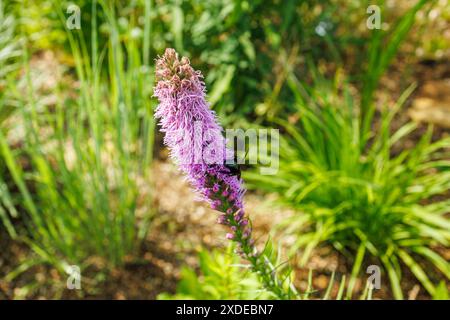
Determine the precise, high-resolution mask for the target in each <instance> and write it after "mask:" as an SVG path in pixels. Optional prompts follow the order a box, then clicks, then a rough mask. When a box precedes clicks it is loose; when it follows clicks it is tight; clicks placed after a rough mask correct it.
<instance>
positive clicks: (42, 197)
mask: <svg viewBox="0 0 450 320" xmlns="http://www.w3.org/2000/svg"><path fill="white" fill-rule="evenodd" d="M0 1H1V2H0V4H2V5H1V6H0V7H1V10H0V125H1V127H0V158H1V160H2V161H0V204H1V205H0V219H1V221H2V223H3V225H4V226H5V227H6V229H7V231H8V233H9V234H10V235H11V236H12V237H15V238H18V239H20V240H23V241H25V242H27V243H28V244H29V245H30V247H31V248H33V249H34V251H35V252H36V253H37V254H38V255H39V256H40V259H41V260H43V261H45V262H49V263H52V264H53V265H54V266H57V267H58V268H59V269H60V270H63V271H64V268H65V266H66V265H67V264H68V263H81V264H83V263H84V262H85V261H86V260H88V258H89V257H92V256H93V257H101V258H102V259H104V260H105V261H106V265H107V267H108V268H112V267H114V266H117V265H121V264H123V263H124V260H125V258H126V257H127V256H128V255H132V254H133V253H134V251H135V248H136V247H137V245H138V242H139V239H143V238H144V237H145V232H146V230H148V228H147V227H148V223H150V221H151V213H152V206H151V205H152V204H151V203H150V202H151V196H149V194H148V193H147V192H149V193H151V188H150V191H148V190H146V189H145V188H144V187H143V181H145V182H148V183H149V184H151V182H152V180H151V179H152V177H151V175H150V172H149V165H150V164H151V161H152V158H153V143H154V130H153V129H154V122H153V119H152V108H153V103H154V101H153V100H151V94H152V92H151V91H152V86H153V70H152V65H153V59H154V58H155V57H156V56H157V55H158V54H160V53H162V52H163V51H164V49H165V48H166V47H174V48H175V49H177V51H179V52H180V53H181V54H183V55H186V56H188V57H190V58H191V59H192V63H193V65H195V66H196V68H198V69H200V70H201V71H202V72H203V73H204V74H205V75H206V79H205V81H206V84H207V87H208V92H209V93H208V95H209V97H208V98H209V101H210V103H211V105H212V107H213V108H214V109H215V110H216V111H217V112H218V114H219V115H220V116H222V120H223V122H224V123H225V124H226V125H233V126H243V127H245V126H248V124H249V123H252V124H255V125H271V126H273V125H275V126H277V127H281V128H282V130H283V133H284V135H283V136H282V138H281V139H282V141H281V142H282V144H281V146H282V150H281V154H280V157H281V165H280V172H279V174H278V175H277V176H276V177H269V178H267V177H264V176H256V175H254V174H252V173H248V174H247V175H246V177H247V178H248V179H249V181H251V182H253V183H258V184H257V186H258V189H260V190H266V191H268V192H276V193H278V194H279V195H280V198H281V200H282V201H283V202H284V203H285V204H288V205H289V206H292V207H294V208H296V209H298V211H299V212H302V213H299V214H298V215H296V216H295V217H294V218H293V219H292V220H290V221H289V225H288V226H287V227H286V229H285V230H284V231H283V232H285V233H286V234H294V235H296V237H297V242H296V244H295V246H294V247H293V248H292V252H295V251H296V250H297V249H298V248H303V249H304V255H303V260H304V261H306V259H307V258H308V256H309V254H310V253H311V251H312V250H313V248H314V247H315V246H317V245H319V244H320V243H322V242H327V243H331V244H332V245H334V246H335V247H336V248H337V249H339V250H341V251H342V252H344V254H346V255H348V256H349V257H350V259H351V260H354V262H355V263H354V268H353V272H352V275H351V278H350V282H349V287H348V289H347V297H351V295H352V290H353V286H354V282H355V279H356V276H357V275H358V273H359V271H360V269H361V266H362V264H363V263H364V261H365V257H367V256H369V255H370V256H372V257H376V258H378V259H380V260H381V262H382V263H383V265H384V266H385V269H386V271H387V272H388V276H389V278H390V280H391V284H392V287H393V292H394V295H395V296H396V297H398V298H399V297H402V292H401V288H400V280H401V271H402V268H401V265H406V266H407V267H408V268H409V269H410V271H411V272H412V273H413V274H414V275H415V276H416V278H417V279H418V280H419V281H420V282H421V283H422V284H423V285H424V287H425V288H426V289H427V291H428V292H429V293H430V295H433V296H435V297H445V294H448V293H446V291H445V290H444V289H442V287H443V286H445V284H444V285H442V284H441V285H439V286H436V285H435V283H437V281H438V280H439V279H438V278H439V277H438V278H435V277H434V274H433V275H429V274H428V273H427V272H426V271H427V270H428V269H427V268H428V265H430V264H431V265H434V266H435V267H436V268H437V269H439V270H440V271H441V273H442V274H444V275H445V276H446V277H447V278H448V276H449V274H450V272H449V268H448V263H447V262H446V261H444V260H443V258H442V257H441V256H440V255H439V254H437V253H436V252H435V251H433V250H432V249H434V248H435V247H436V245H441V246H444V247H448V241H449V233H448V228H449V225H448V217H447V216H445V214H446V213H448V212H449V203H448V200H447V198H445V196H444V199H443V200H442V198H441V197H442V194H443V193H445V192H446V191H448V188H449V184H448V181H450V179H449V171H448V168H449V164H448V155H447V153H444V152H446V149H444V147H447V146H448V140H442V141H439V142H434V143H433V142H432V141H431V138H430V137H431V133H430V132H431V131H430V132H429V133H427V134H425V135H424V137H423V139H422V140H421V141H420V143H418V145H417V146H416V147H415V148H413V149H410V150H400V151H395V150H394V149H393V146H395V145H397V144H398V142H399V141H401V138H404V137H405V136H407V134H408V133H410V132H411V131H412V130H413V128H414V125H412V124H410V123H408V124H406V125H405V126H402V127H401V128H400V129H399V130H397V131H395V132H394V133H392V130H391V126H392V122H393V121H394V115H395V114H396V112H397V111H398V110H399V109H400V106H401V105H402V103H403V102H404V101H403V100H404V99H406V97H407V95H404V96H402V98H401V99H400V101H399V103H398V104H397V105H396V106H395V108H394V110H388V109H387V108H385V109H383V110H381V111H380V110H378V111H377V109H376V107H375V106H376V105H377V102H378V101H377V100H376V96H375V93H376V90H378V88H379V82H380V79H381V77H382V76H383V74H384V73H385V72H386V70H387V69H388V67H389V65H390V64H391V62H393V61H395V59H396V57H397V54H398V52H399V51H401V52H402V53H403V54H411V47H412V48H413V50H412V53H413V54H417V55H418V56H419V57H424V58H433V59H434V58H445V57H446V53H447V52H448V50H449V47H448V43H449V42H448V41H446V39H447V38H446V37H448V35H447V33H446V32H445V31H446V30H445V29H446V28H445V27H446V26H447V24H446V23H448V21H449V20H448V19H449V14H448V5H446V4H447V2H445V3H444V1H442V0H440V1H438V0H436V1H425V0H419V1H415V2H414V3H411V2H409V1H398V2H397V1H396V2H395V5H394V6H393V5H392V2H391V1H384V0H379V1H375V3H374V2H373V1H369V0H366V1H359V0H325V1H318V0H254V1H240V0H228V1H227V0H203V1H200V0H147V1H144V0H132V1H124V0H120V1H109V0H99V1H96V0H80V1H76V3H75V2H71V1H65V0H63V1H57V0H33V1H32V0H8V1H4V0H0ZM69 4H76V5H77V6H78V7H79V8H80V12H81V30H66V26H65V20H66V19H67V17H68V15H69V13H68V12H67V11H66V10H67V7H68V6H69ZM369 4H377V5H379V6H380V8H381V9H382V22H383V23H382V30H376V31H370V30H368V29H367V27H366V19H367V16H368V15H367V13H366V8H367V6H368V5H369ZM435 10H438V11H435ZM437 12H438V13H437ZM429 17H434V18H433V19H431V18H430V19H428V18H429ZM416 18H417V19H416ZM430 20H431V21H432V23H433V24H434V25H435V27H436V28H437V29H438V30H443V32H442V33H440V32H434V31H433V30H434V29H430V28H428V23H429V21H430ZM411 29H412V30H414V31H417V32H409V31H410V30H411ZM430 30H431V31H430ZM447 31H448V30H447ZM430 32H431V33H433V34H431V35H430ZM405 41H406V42H405ZM405 44H407V45H408V46H406V45H405ZM45 50H51V51H53V52H56V53H57V54H56V55H55V57H57V58H55V59H57V60H58V61H57V63H60V64H64V66H65V68H66V69H65V70H64V74H65V75H67V76H68V78H69V80H67V79H64V81H61V82H60V83H58V85H57V86H56V87H55V88H54V91H55V92H53V94H54V95H55V96H56V99H55V101H56V102H52V103H47V101H48V99H44V98H45V96H44V95H43V94H42V93H41V92H39V90H38V89H36V86H37V83H35V79H34V78H33V77H34V76H35V75H34V74H33V73H32V70H31V69H32V66H31V60H32V57H33V56H34V55H38V54H39V53H41V52H42V51H45ZM402 50H404V51H402ZM342 70H345V72H344V73H345V76H342V77H341V71H342ZM333 77H335V78H334V79H333ZM326 79H333V80H326ZM343 79H345V80H343ZM407 93H409V91H407ZM286 119H288V120H286ZM378 119H381V120H378ZM378 121H379V122H378ZM377 125H378V126H380V128H378V129H376V126H377ZM17 127H20V130H19V131H20V132H22V133H23V134H22V135H20V138H19V139H17V137H15V139H11V136H14V135H15V133H16V132H17V130H16V131H13V130H15V129H17ZM11 132H13V133H11ZM12 140H14V141H13V142H12ZM68 158H69V159H68ZM74 159H75V160H74ZM142 197H145V198H146V200H145V201H144V202H145V205H143V204H142V202H143V201H142V199H141V198H142ZM142 208H144V209H142ZM138 210H144V211H145V212H144V213H143V214H144V218H143V219H138V217H137V212H138ZM142 220H143V221H142ZM17 221H20V223H17ZM21 223H23V224H24V225H22V224H21ZM138 225H140V228H138ZM24 230H25V231H24ZM236 259H237V258H236V257H234V256H232V255H231V252H228V254H226V255H221V254H219V253H217V252H214V253H212V254H211V255H210V254H207V253H206V252H202V253H200V269H201V272H202V277H200V278H198V277H197V276H196V273H195V272H194V271H193V270H191V269H188V268H185V269H183V272H182V276H183V279H182V281H181V283H180V286H179V290H178V294H177V295H176V296H175V297H185V298H213V297H214V298H227V299H231V298H236V299H240V298H248V299H254V298H258V297H267V296H266V293H265V292H261V291H259V289H258V288H260V284H259V283H258V282H257V279H256V278H254V277H253V276H252V275H251V274H250V273H247V272H245V273H244V272H242V270H241V269H239V268H237V267H234V266H233V265H234V264H235V263H236V261H237V260H236ZM423 261H428V262H427V263H428V265H427V264H424V263H423ZM24 265H25V264H24ZM224 266H225V267H224ZM436 268H434V269H436ZM434 269H433V270H434ZM224 275H225V276H224ZM341 287H342V288H344V286H341ZM342 290H344V289H342ZM342 294H343V291H341V296H342ZM161 297H162V298H169V297H170V296H161ZM170 298H173V297H170Z"/></svg>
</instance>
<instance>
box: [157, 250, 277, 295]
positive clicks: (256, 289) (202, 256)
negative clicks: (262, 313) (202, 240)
mask: <svg viewBox="0 0 450 320" xmlns="http://www.w3.org/2000/svg"><path fill="white" fill-rule="evenodd" d="M198 261H199V268H200V275H197V272H196V271H195V270H194V269H192V268H189V267H186V266H185V267H183V268H182V269H181V277H180V278H181V280H180V282H179V283H178V286H177V292H176V294H175V295H171V294H167V293H163V294H160V295H159V296H158V299H162V300H169V299H201V300H221V299H225V300H235V299H236V300H242V299H244V300H257V299H261V300H265V299H273V296H272V295H271V293H270V292H267V291H266V290H264V288H262V285H261V283H260V282H259V281H258V278H257V276H256V275H255V274H254V273H252V272H251V271H250V270H248V269H247V270H245V266H243V265H241V264H240V262H241V261H240V258H239V256H238V255H236V254H235V253H234V252H233V247H232V246H229V247H228V249H227V250H226V252H220V251H218V250H213V251H211V252H208V251H207V250H205V249H203V250H201V251H200V252H199V254H198Z"/></svg>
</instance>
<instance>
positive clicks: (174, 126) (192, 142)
mask: <svg viewBox="0 0 450 320" xmlns="http://www.w3.org/2000/svg"><path fill="white" fill-rule="evenodd" d="M156 81H157V83H156V87H155V90H154V95H155V96H156V97H157V98H158V99H159V105H158V107H157V109H156V112H155V117H156V118H158V119H159V120H160V121H159V125H160V126H161V132H164V134H165V137H164V144H165V145H166V146H167V147H168V148H169V150H170V157H171V158H172V159H173V160H174V161H175V162H176V163H177V164H178V166H179V168H180V170H181V171H182V172H183V173H184V174H185V175H186V177H187V180H188V181H189V182H190V184H191V185H192V186H193V188H194V189H195V191H196V192H197V193H198V194H199V196H200V198H201V199H202V200H204V201H206V202H207V203H209V205H210V206H211V208H213V209H215V210H217V211H219V212H221V215H220V216H219V217H218V223H220V224H223V225H225V226H227V227H228V228H229V231H228V233H227V234H226V238H227V239H229V240H233V241H235V242H236V243H237V245H238V252H239V253H240V254H241V256H242V257H243V258H245V259H247V260H248V261H249V262H250V264H251V266H252V268H253V270H254V271H255V272H257V273H258V274H259V275H260V276H261V278H262V279H263V283H264V284H265V286H266V288H267V289H269V290H270V291H272V292H273V293H274V294H275V295H276V296H277V297H278V298H288V297H289V296H290V295H291V294H293V289H292V288H291V287H290V286H289V285H287V286H285V285H284V284H283V283H284V282H283V281H279V280H278V279H277V277H276V274H275V271H274V268H273V266H272V264H271V263H270V261H269V259H268V258H266V257H265V255H264V254H261V253H258V251H257V250H256V248H255V246H254V241H253V239H252V228H251V224H250V222H249V219H248V217H246V215H245V211H244V206H243V196H244V193H245V188H244V187H243V181H242V180H241V178H240V177H239V175H238V174H236V173H235V172H233V171H232V170H231V169H230V166H227V164H228V163H229V162H231V161H233V160H232V159H233V151H232V150H230V149H228V148H227V147H226V140H225V138H224V136H223V129H222V127H221V126H220V125H219V124H218V121H217V118H216V115H215V113H214V111H212V110H210V109H209V104H208V102H207V101H206V98H205V96H206V89H205V84H204V82H203V76H202V74H201V73H200V72H199V71H196V70H194V69H193V68H192V66H191V65H190V62H189V60H188V59H187V58H186V57H182V58H181V59H179V57H178V54H177V53H176V52H175V50H174V49H166V51H165V53H164V55H163V56H161V57H159V59H157V61H156Z"/></svg>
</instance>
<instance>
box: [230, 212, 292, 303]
mask: <svg viewBox="0 0 450 320" xmlns="http://www.w3.org/2000/svg"><path fill="white" fill-rule="evenodd" d="M226 218H227V222H228V225H229V226H230V228H232V229H234V230H233V231H234V237H233V239H232V240H233V241H234V242H236V243H237V244H238V246H239V253H240V254H241V256H242V257H243V258H244V259H246V260H247V261H248V262H250V265H251V270H252V271H253V272H255V273H256V274H257V275H258V276H259V277H260V279H261V280H262V283H263V285H264V287H265V288H266V289H267V290H269V291H271V292H272V293H273V294H274V295H275V296H276V297H277V298H278V299H280V300H289V299H291V298H292V297H295V296H297V295H298V294H297V291H296V289H295V288H294V286H293V285H289V286H285V285H283V283H282V282H281V281H280V280H279V279H278V277H277V273H276V270H275V267H274V266H273V265H272V263H271V262H270V259H269V258H268V257H267V256H266V255H265V254H262V253H259V252H258V250H257V249H256V248H255V246H254V241H253V239H252V238H251V233H250V234H249V235H246V233H245V230H246V229H245V228H244V227H243V226H242V225H241V224H240V223H239V221H236V214H227V215H226Z"/></svg>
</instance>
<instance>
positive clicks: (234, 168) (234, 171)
mask: <svg viewBox="0 0 450 320" xmlns="http://www.w3.org/2000/svg"><path fill="white" fill-rule="evenodd" d="M223 165H224V166H225V167H226V168H227V169H228V170H229V174H231V175H232V176H237V177H238V179H240V178H241V166H240V165H239V163H238V162H237V156H236V155H234V159H233V163H227V160H225V162H224V163H223Z"/></svg>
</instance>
